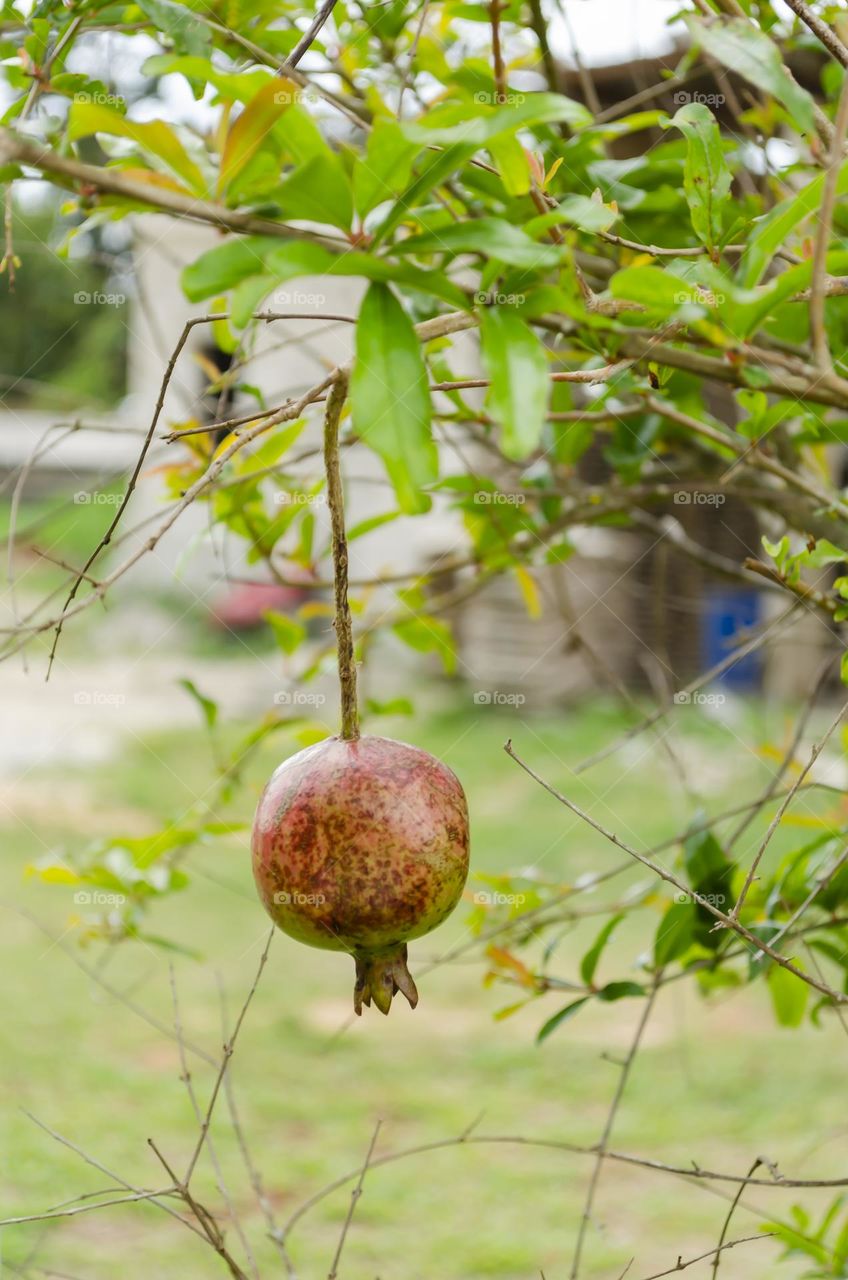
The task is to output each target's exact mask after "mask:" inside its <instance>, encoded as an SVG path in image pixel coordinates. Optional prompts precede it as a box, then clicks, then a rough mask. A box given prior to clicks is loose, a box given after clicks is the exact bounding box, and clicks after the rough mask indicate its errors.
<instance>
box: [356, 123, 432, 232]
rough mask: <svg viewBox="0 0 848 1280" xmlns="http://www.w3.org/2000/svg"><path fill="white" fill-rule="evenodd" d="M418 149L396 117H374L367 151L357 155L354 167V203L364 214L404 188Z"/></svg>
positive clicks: (361, 214)
mask: <svg viewBox="0 0 848 1280" xmlns="http://www.w3.org/2000/svg"><path fill="white" fill-rule="evenodd" d="M417 150H418V146H417V144H416V143H414V142H410V141H409V139H408V138H407V137H406V136H405V135H404V132H403V130H402V129H401V127H400V125H399V124H398V123H397V121H396V120H387V119H385V118H384V117H382V116H380V117H378V118H377V119H376V120H375V121H374V125H373V127H372V129H371V132H370V133H369V135H368V146H367V148H366V151H365V155H364V156H362V157H357V159H356V162H355V165H354V170H353V194H354V203H355V205H356V212H357V213H358V214H359V216H360V218H364V217H365V215H366V213H370V211H371V210H372V209H374V208H376V206H377V205H378V204H382V203H383V201H384V200H392V199H394V198H395V197H396V196H397V195H398V194H399V193H400V192H401V191H403V189H404V187H405V186H406V185H407V183H408V182H409V177H410V174H411V172H412V159H413V157H414V155H415V153H416V152H417Z"/></svg>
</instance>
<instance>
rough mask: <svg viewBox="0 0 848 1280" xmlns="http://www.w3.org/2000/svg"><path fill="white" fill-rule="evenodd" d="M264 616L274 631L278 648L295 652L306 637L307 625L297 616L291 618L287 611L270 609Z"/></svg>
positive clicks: (287, 651)
mask: <svg viewBox="0 0 848 1280" xmlns="http://www.w3.org/2000/svg"><path fill="white" fill-rule="evenodd" d="M264 617H265V621H266V622H268V623H269V624H270V626H271V630H272V631H273V632H274V639H275V640H276V642H277V646H278V648H279V649H281V650H282V652H283V653H288V654H291V653H294V652H295V651H296V649H297V648H298V647H299V646H300V645H301V644H302V642H303V641H304V640H305V639H306V627H305V626H304V625H303V623H302V622H298V621H297V619H296V618H290V617H289V616H288V614H286V613H274V612H273V611H269V612H268V613H266V614H265V615H264Z"/></svg>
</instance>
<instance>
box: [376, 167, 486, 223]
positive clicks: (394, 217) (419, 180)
mask: <svg viewBox="0 0 848 1280" xmlns="http://www.w3.org/2000/svg"><path fill="white" fill-rule="evenodd" d="M473 154H474V147H462V146H458V145H457V146H453V147H445V149H444V151H435V152H428V153H427V155H426V156H425V157H424V158H423V159H422V160H421V161H419V172H418V175H417V177H415V178H414V179H413V180H412V182H411V183H410V184H409V186H407V187H406V188H405V189H404V190H403V191H402V192H401V194H400V196H399V198H398V199H397V200H396V201H395V203H394V205H393V206H392V208H391V210H390V212H389V213H388V214H387V215H386V217H385V218H384V220H383V221H382V222H381V223H380V225H379V227H377V229H376V231H375V232H374V244H375V245H378V244H380V243H381V241H383V240H385V238H386V236H388V235H389V234H390V232H392V231H393V230H394V229H395V227H396V226H397V224H398V223H399V222H401V221H403V219H404V218H407V217H409V211H410V209H417V208H418V207H419V205H420V204H421V203H422V201H423V199H424V197H425V196H426V195H427V193H428V191H432V189H433V187H437V186H438V185H439V184H440V183H442V182H444V181H445V179H446V178H448V177H450V175H451V174H452V173H454V172H455V171H456V170H457V169H459V168H461V167H462V165H463V164H464V163H465V161H466V160H468V159H470V157H471V156H472V155H473Z"/></svg>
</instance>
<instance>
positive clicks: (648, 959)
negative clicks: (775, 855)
mask: <svg viewBox="0 0 848 1280" xmlns="http://www.w3.org/2000/svg"><path fill="white" fill-rule="evenodd" d="M810 821H813V820H810ZM814 825H816V826H819V827H820V828H821V830H820V831H819V833H818V834H817V835H816V836H815V837H814V838H813V839H810V840H807V841H805V842H804V843H803V844H802V845H801V847H800V848H798V849H795V850H793V851H792V852H790V853H788V854H785V855H784V856H783V857H782V858H781V859H780V860H779V862H778V864H777V865H776V866H775V868H774V870H773V871H772V872H771V873H770V874H768V875H763V876H761V877H760V878H758V879H757V881H756V882H755V883H754V885H753V886H752V887H751V889H750V891H749V892H748V893H747V895H746V897H745V900H744V903H743V906H742V909H741V911H740V913H739V922H740V924H742V925H743V926H744V927H745V928H746V929H747V930H748V932H749V933H751V934H752V935H753V936H754V937H756V938H757V939H762V940H763V941H764V942H766V943H768V944H770V945H771V946H772V947H773V948H774V949H775V950H777V951H778V952H779V954H781V955H784V956H786V958H787V959H792V960H793V963H794V964H795V966H796V967H798V968H801V969H802V970H804V969H806V968H807V967H808V966H809V967H811V969H812V970H815V971H817V972H818V973H819V974H826V975H827V977H828V978H829V979H831V980H832V985H833V987H834V989H835V990H837V991H842V992H844V993H845V994H846V995H848V865H844V864H841V855H842V852H843V849H844V843H845V837H846V834H848V829H846V827H845V825H844V821H843V820H842V819H841V817H840V816H839V815H836V814H835V815H830V816H828V815H826V816H823V817H822V818H820V819H816V820H815V821H814ZM840 864H841V865H840ZM834 870H835V873H834ZM745 873H746V868H745V867H744V866H741V865H739V864H738V863H737V862H735V861H734V860H733V859H732V858H731V857H729V856H728V854H727V853H726V851H725V850H724V849H723V848H722V845H721V843H720V841H719V840H718V838H717V837H716V835H715V834H714V833H713V831H712V830H711V829H710V828H709V827H707V826H706V825H705V823H704V821H703V820H701V821H700V823H698V824H695V825H694V826H693V828H692V831H691V833H690V834H689V835H688V836H687V838H686V839H685V840H684V842H683V845H682V848H681V852H680V874H681V878H682V882H683V883H686V884H687V885H689V887H690V890H691V892H687V893H683V892H681V893H678V894H677V895H676V896H675V897H674V898H673V899H672V900H669V899H668V898H667V897H665V896H663V895H662V894H659V893H658V892H657V890H656V888H655V887H654V886H653V885H650V884H648V885H642V886H641V887H637V888H636V889H635V890H633V891H631V892H630V893H629V894H628V895H627V898H626V900H625V902H624V903H621V902H619V903H617V904H616V905H615V907H614V908H611V909H610V910H609V911H608V912H605V911H604V910H603V908H600V909H598V908H596V909H595V912H593V914H595V913H597V914H599V915H600V916H602V917H603V916H604V915H606V916H607V918H606V919H605V920H604V923H603V924H602V926H601V927H600V929H599V931H598V933H597V935H596V936H595V937H594V939H593V940H592V942H591V945H590V946H589V948H588V949H587V950H586V951H585V953H584V955H583V957H582V959H581V960H580V961H579V964H578V966H577V969H578V972H577V974H576V975H575V976H574V977H568V978H563V977H561V976H559V975H557V974H554V973H552V971H551V966H552V964H553V963H554V961H555V959H556V957H557V955H558V953H559V952H560V951H561V950H562V949H564V944H565V943H567V941H568V940H569V939H570V938H571V935H572V934H573V933H574V931H575V929H577V928H578V927H579V925H580V923H581V920H582V916H581V913H580V911H579V910H578V911H576V912H575V911H574V909H573V907H572V903H571V899H574V900H575V901H576V902H577V903H578V904H579V902H580V899H579V897H578V895H579V894H580V893H581V892H582V891H583V890H585V888H586V885H585V884H584V885H579V884H578V885H574V886H564V885H539V884H535V883H534V884H533V885H532V891H528V887H527V885H526V884H524V883H523V882H522V881H521V879H520V878H517V879H512V878H509V877H500V878H499V880H498V884H499V887H500V893H499V896H498V897H497V898H496V899H495V900H494V906H492V907H484V906H481V905H480V903H481V901H482V900H483V899H482V898H481V896H480V895H478V896H477V897H476V899H475V901H477V903H478V905H477V906H476V907H475V910H474V912H473V913H472V915H471V917H470V920H469V923H470V926H471V927H472V928H473V929H475V930H476V931H477V932H478V934H479V935H480V936H481V937H483V938H486V937H487V936H488V935H489V933H490V931H494V932H495V933H496V934H497V942H496V943H493V944H491V945H490V946H489V947H488V952H487V954H488V955H489V958H490V961H491V962H492V969H491V974H490V977H491V979H492V980H494V979H498V980H501V981H503V982H506V983H508V984H510V985H517V986H519V987H520V988H522V990H523V991H524V993H525V994H524V995H523V996H522V998H521V999H520V1000H519V1001H517V1002H516V1003H512V1004H509V1005H508V1006H506V1008H504V1009H503V1010H501V1013H500V1015H499V1016H500V1017H506V1016H508V1015H509V1014H511V1013H514V1012H516V1011H517V1010H518V1009H521V1008H523V1007H524V1006H525V1005H526V1004H528V1003H529V1002H531V1001H532V1002H535V1001H537V1000H539V999H542V998H545V1000H546V1002H548V1001H549V1000H550V996H551V993H554V994H556V993H558V992H562V991H565V992H568V993H569V994H568V998H567V1001H566V1003H565V1004H564V1005H563V1006H562V1007H561V1008H560V1009H558V1010H557V1011H556V1012H555V1013H554V1014H552V1015H551V1016H549V1017H548V1018H547V1020H546V1021H545V1022H544V1023H543V1024H542V1026H541V1028H540V1030H539V1033H538V1040H539V1041H540V1042H541V1041H544V1040H546V1039H547V1038H548V1037H549V1036H550V1035H551V1034H552V1033H553V1032H554V1031H556V1030H557V1029H558V1028H559V1027H561V1026H562V1025H563V1024H564V1023H565V1022H567V1021H568V1020H570V1019H571V1018H572V1017H574V1016H575V1015H576V1014H577V1013H578V1012H579V1011H580V1010H581V1009H582V1008H584V1007H585V1006H587V1005H588V1004H589V1003H590V1002H591V1001H601V1002H604V1003H609V1002H611V1001H616V1000H622V999H630V998H639V997H642V998H644V997H646V996H647V995H648V993H649V991H650V990H651V988H652V987H653V985H654V983H655V982H659V983H662V982H667V981H675V980H677V978H679V977H684V976H687V975H688V976H690V977H691V978H693V980H694V981H695V982H696V983H697V985H698V987H699V988H700V990H701V991H702V992H703V993H704V994H705V995H709V994H711V993H712V992H715V991H726V990H729V989H733V988H739V987H742V986H745V985H747V984H749V983H753V982H758V981H762V982H763V983H765V986H766V989H767V990H768V993H769V996H770V999H771V1003H772V1006H773V1009H774V1014H775V1017H776V1019H777V1021H778V1023H779V1024H780V1025H781V1026H785V1027H796V1026H798V1025H800V1023H801V1022H802V1021H803V1020H804V1018H805V1017H806V1016H807V1015H809V1017H810V1019H811V1020H812V1022H813V1023H814V1024H816V1025H818V1024H819V1021H820V1018H821V1014H822V1012H823V1011H824V1010H826V1009H833V1008H834V1002H833V1000H832V999H831V998H829V997H827V996H821V997H817V998H816V999H815V1000H813V999H812V997H813V996H815V994H816V993H815V992H813V991H812V990H811V988H810V987H809V985H808V984H807V983H806V982H804V981H803V980H802V979H801V978H799V977H797V976H796V975H795V974H793V973H791V972H790V971H789V970H788V969H785V968H783V967H782V966H781V965H780V964H778V963H777V962H776V961H775V960H773V959H772V958H771V957H770V956H768V955H766V954H765V953H764V952H762V951H759V950H758V949H757V948H756V946H755V945H754V944H752V943H749V942H747V941H746V940H744V939H740V938H739V936H738V935H737V934H736V933H734V932H733V931H732V930H731V929H729V928H725V927H723V926H722V925H721V924H719V925H718V927H717V921H716V917H715V916H714V915H713V913H712V912H711V911H710V909H709V906H708V905H707V904H710V905H712V906H714V907H717V908H719V909H720V910H721V911H722V912H724V914H725V915H727V914H729V912H730V910H731V908H732V907H733V904H734V903H735V902H736V901H737V899H738V897H739V894H740V891H741V889H742V886H743V883H744V880H745ZM822 882H824V887H823V888H820V886H821V884H822ZM808 900H809V901H810V907H809V909H808V910H805V911H804V913H803V917H799V916H797V915H796V913H797V912H799V910H800V909H801V908H802V907H804V906H805V904H807V903H808ZM506 904H509V905H508V906H507V905H506ZM636 913H639V914H640V915H644V914H645V913H648V914H649V915H653V916H656V915H657V914H659V920H658V922H657V924H656V927H655V932H654V940H653V945H652V947H651V949H650V950H649V951H647V952H643V953H642V954H640V955H638V956H637V957H636V958H635V959H633V960H631V961H629V967H628V968H627V969H626V970H625V972H624V974H620V973H619V975H618V976H611V977H607V978H605V979H604V980H603V981H600V980H598V970H599V968H600V967H603V968H607V969H609V968H612V969H613V972H615V966H616V965H618V966H620V965H621V963H622V959H623V957H622V956H621V954H620V953H621V948H620V947H618V948H617V949H616V955H615V956H614V958H612V959H610V958H609V957H607V958H606V959H604V957H605V954H606V952H607V948H608V945H609V944H610V942H611V941H612V940H613V938H614V935H615V933H616V931H617V930H618V928H619V926H620V925H621V924H622V922H623V921H625V920H626V919H627V918H628V917H630V916H635V915H636ZM796 922H797V928H796ZM640 932H643V929H640ZM540 942H542V943H544V946H543V948H542V952H541V956H542V963H541V967H533V964H532V962H525V961H523V960H522V959H520V958H519V956H518V955H516V952H517V951H518V952H520V951H521V950H523V949H526V948H530V949H531V954H533V955H535V954H537V953H538V946H539V943H540ZM802 944H803V948H804V949H806V950H807V954H808V955H809V956H810V960H809V961H808V962H804V961H799V960H798V953H799V950H800V949H801V947H802ZM602 960H603V961H604V964H603V966H602ZM634 973H635V974H636V977H634V976H633V975H634Z"/></svg>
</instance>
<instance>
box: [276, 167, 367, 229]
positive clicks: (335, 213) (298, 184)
mask: <svg viewBox="0 0 848 1280" xmlns="http://www.w3.org/2000/svg"><path fill="white" fill-rule="evenodd" d="M267 198H268V200H269V201H271V202H273V203H274V204H275V205H277V206H278V208H279V211H280V215H281V216H282V217H284V218H297V219H301V220H304V221H312V222H319V223H327V224H329V225H330V226H332V227H340V228H341V230H342V231H348V230H349V229H350V225H351V223H352V222H353V192H352V191H351V186H350V180H349V179H348V176H347V174H346V173H345V171H344V169H343V168H342V164H341V161H340V160H339V158H338V156H337V155H335V154H334V153H333V152H332V151H328V152H326V153H322V154H320V155H317V156H313V157H312V159H311V160H308V161H307V162H306V164H303V165H301V166H300V167H299V168H297V169H295V171H294V173H292V175H291V176H290V177H289V178H287V179H286V181H285V182H284V183H283V184H282V186H280V187H277V189H276V190H275V191H272V192H270V193H269V195H268V197H267Z"/></svg>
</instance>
